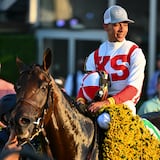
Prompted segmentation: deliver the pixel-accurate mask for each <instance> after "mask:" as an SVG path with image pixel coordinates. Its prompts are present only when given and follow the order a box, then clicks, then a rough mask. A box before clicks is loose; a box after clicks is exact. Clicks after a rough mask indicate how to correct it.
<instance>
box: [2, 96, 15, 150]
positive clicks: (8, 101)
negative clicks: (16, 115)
mask: <svg viewBox="0 0 160 160" xmlns="http://www.w3.org/2000/svg"><path fill="white" fill-rule="evenodd" d="M15 104H16V94H8V95H5V96H4V97H2V98H1V99H0V151H2V149H3V147H4V145H5V143H6V142H7V140H8V138H9V130H8V128H7V126H8V119H9V117H10V113H11V111H12V109H13V108H14V107H15Z"/></svg>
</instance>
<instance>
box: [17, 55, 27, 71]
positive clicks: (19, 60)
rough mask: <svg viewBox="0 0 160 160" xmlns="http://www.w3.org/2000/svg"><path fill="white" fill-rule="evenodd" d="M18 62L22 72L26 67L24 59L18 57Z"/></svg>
mask: <svg viewBox="0 0 160 160" xmlns="http://www.w3.org/2000/svg"><path fill="white" fill-rule="evenodd" d="M16 64H17V66H18V69H19V72H22V71H23V70H24V68H25V64H24V63H23V61H22V60H21V59H19V58H18V57H17V58H16Z"/></svg>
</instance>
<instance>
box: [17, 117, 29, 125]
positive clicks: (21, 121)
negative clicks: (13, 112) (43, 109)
mask: <svg viewBox="0 0 160 160" xmlns="http://www.w3.org/2000/svg"><path fill="white" fill-rule="evenodd" d="M19 124H21V125H28V124H30V120H29V119H28V118H20V119H19Z"/></svg>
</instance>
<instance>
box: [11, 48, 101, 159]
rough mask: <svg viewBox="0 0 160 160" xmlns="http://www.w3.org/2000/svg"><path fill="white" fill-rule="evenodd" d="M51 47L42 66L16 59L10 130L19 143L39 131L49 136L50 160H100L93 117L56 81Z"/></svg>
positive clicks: (44, 55) (46, 52)
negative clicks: (74, 101) (16, 70)
mask: <svg viewBox="0 0 160 160" xmlns="http://www.w3.org/2000/svg"><path fill="white" fill-rule="evenodd" d="M51 62H52V53H51V49H49V48H47V49H46V50H45V51H44V54H43V62H42V65H39V64H33V65H26V64H25V63H24V62H23V61H22V60H21V59H19V58H16V63H17V66H18V69H19V73H20V76H19V78H18V80H17V82H16V84H15V90H16V93H17V97H16V106H15V109H14V110H13V111H12V113H11V117H10V132H11V134H14V135H16V136H17V138H18V141H19V145H23V144H24V143H26V142H28V141H30V140H31V139H33V138H34V137H35V136H36V135H38V134H39V133H43V135H44V137H45V138H47V142H49V144H48V143H47V144H48V148H49V149H50V150H49V155H50V159H57V160H64V159H65V160H98V155H99V149H98V145H97V136H96V127H95V123H94V120H93V119H92V118H90V117H87V116H84V115H83V114H82V113H80V112H79V110H78V109H77V107H75V105H73V103H71V98H68V96H66V95H65V94H64V93H63V92H62V90H61V89H60V88H59V87H58V85H57V84H56V83H55V81H54V78H53V77H52V75H51V74H50V73H49V70H50V66H51Z"/></svg>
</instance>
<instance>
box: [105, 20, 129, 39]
mask: <svg viewBox="0 0 160 160" xmlns="http://www.w3.org/2000/svg"><path fill="white" fill-rule="evenodd" d="M104 30H105V31H106V32H107V33H108V40H109V41H110V42H122V41H123V40H124V39H125V37H126V35H127V33H128V22H120V23H114V24H104Z"/></svg>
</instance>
